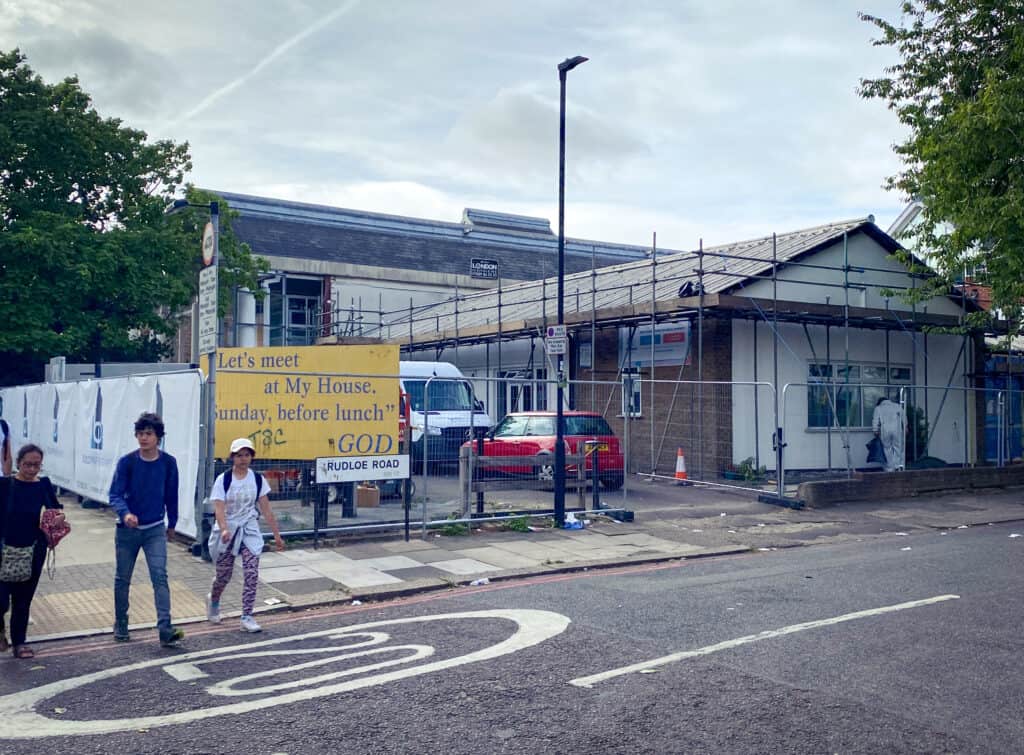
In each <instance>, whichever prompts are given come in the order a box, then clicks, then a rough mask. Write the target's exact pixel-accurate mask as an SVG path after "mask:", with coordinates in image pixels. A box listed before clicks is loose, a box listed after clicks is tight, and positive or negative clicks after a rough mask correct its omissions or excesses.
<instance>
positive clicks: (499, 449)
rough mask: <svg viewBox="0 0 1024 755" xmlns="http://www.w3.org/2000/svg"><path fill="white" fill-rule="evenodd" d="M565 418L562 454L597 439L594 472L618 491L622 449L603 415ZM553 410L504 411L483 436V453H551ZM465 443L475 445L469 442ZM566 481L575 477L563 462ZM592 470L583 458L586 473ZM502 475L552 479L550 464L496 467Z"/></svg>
mask: <svg viewBox="0 0 1024 755" xmlns="http://www.w3.org/2000/svg"><path fill="white" fill-rule="evenodd" d="M563 416H564V417H565V434H564V437H565V442H566V454H567V455H569V454H572V455H575V454H577V453H583V452H584V451H585V450H586V447H585V446H584V441H587V440H597V441H600V445H598V447H597V456H598V464H597V473H598V477H599V478H600V480H601V484H602V485H603V486H604V487H605V488H606V489H608V490H618V489H619V488H621V487H622V482H623V463H622V450H621V448H620V447H619V439H618V438H616V437H615V433H613V432H612V429H611V428H610V427H609V426H608V423H607V422H606V421H605V419H604V417H602V416H601V415H600V414H598V413H596V412H580V411H567V412H564V413H563ZM555 420H556V415H555V412H514V413H512V414H508V415H506V416H505V418H504V419H503V420H502V421H501V422H499V423H498V425H497V426H496V427H495V428H494V429H493V430H492V431H490V432H489V433H488V434H487V436H486V437H485V438H484V441H483V443H484V451H483V455H484V456H534V455H543V454H551V456H552V457H554V453H555V436H556V427H555ZM465 445H467V446H471V447H472V448H474V450H475V448H476V443H474V442H472V441H470V442H468V443H466V444H465ZM565 469H566V478H567V480H575V479H576V465H575V464H567V465H566V467H565ZM592 469H593V463H592V460H591V457H587V465H586V470H587V475H588V476H589V475H590V471H591V470H592ZM493 471H497V472H501V473H503V474H513V475H524V474H537V475H538V477H539V478H540V479H541V480H545V481H546V480H553V479H554V465H553V464H547V465H542V466H540V467H534V466H509V467H496V468H494V469H493Z"/></svg>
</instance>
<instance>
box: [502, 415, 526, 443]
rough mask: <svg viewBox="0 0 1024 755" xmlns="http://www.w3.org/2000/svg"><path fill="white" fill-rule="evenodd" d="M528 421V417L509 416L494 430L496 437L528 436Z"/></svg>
mask: <svg viewBox="0 0 1024 755" xmlns="http://www.w3.org/2000/svg"><path fill="white" fill-rule="evenodd" d="M526 421H527V418H526V417H523V416H518V417H517V416H513V415H511V414H509V415H507V416H506V417H505V419H503V420H502V421H501V423H500V424H499V425H498V426H497V427H496V428H494V437H495V438H516V437H519V436H521V435H526Z"/></svg>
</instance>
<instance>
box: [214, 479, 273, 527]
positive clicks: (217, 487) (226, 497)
mask: <svg viewBox="0 0 1024 755" xmlns="http://www.w3.org/2000/svg"><path fill="white" fill-rule="evenodd" d="M227 474H229V475H232V478H231V486H230V487H229V488H228V492H227V494H225V493H224V474H223V473H222V474H219V475H217V479H216V480H215V481H214V483H213V489H212V490H211V491H210V500H211V501H224V505H225V516H226V518H227V520H228V526H229V527H230V528H231V529H234V528H236V527H239V526H241V525H243V524H245V523H246V522H247V521H249V520H250V519H255V518H256V517H258V516H259V508H258V507H257V503H256V502H257V501H258V500H259V499H260V498H262V497H263V496H265V495H270V485H268V484H267V478H266V477H261V480H260V482H261V483H262V485H261V486H260V490H259V493H258V494H257V492H256V475H254V474H253V472H252V470H251V469H250V470H247V471H246V475H245V479H244V480H239V479H238V478H236V477H234V476H233V475H234V472H233V471H231V470H230V469H229V470H228V471H227Z"/></svg>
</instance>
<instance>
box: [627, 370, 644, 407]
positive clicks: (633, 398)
mask: <svg viewBox="0 0 1024 755" xmlns="http://www.w3.org/2000/svg"><path fill="white" fill-rule="evenodd" d="M640 385H641V380H640V370H623V371H622V414H623V416H626V415H628V416H630V417H640V416H642V413H641V412H642V410H643V402H642V401H641V395H640Z"/></svg>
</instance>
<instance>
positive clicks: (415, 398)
mask: <svg viewBox="0 0 1024 755" xmlns="http://www.w3.org/2000/svg"><path fill="white" fill-rule="evenodd" d="M402 385H403V386H404V387H405V392H406V393H408V394H409V406H411V407H412V410H413V411H415V412H422V411H424V410H425V409H426V408H427V407H426V399H425V397H424V395H423V394H424V389H425V388H426V386H427V381H426V380H410V379H409V378H402ZM472 409H473V398H472V396H471V395H470V391H469V383H467V382H466V381H465V380H443V379H441V378H434V379H433V380H431V381H430V411H432V412H450V411H461V412H468V411H471V410H472Z"/></svg>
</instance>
